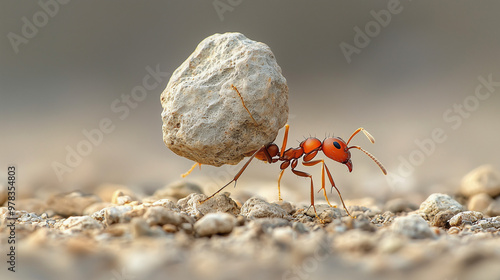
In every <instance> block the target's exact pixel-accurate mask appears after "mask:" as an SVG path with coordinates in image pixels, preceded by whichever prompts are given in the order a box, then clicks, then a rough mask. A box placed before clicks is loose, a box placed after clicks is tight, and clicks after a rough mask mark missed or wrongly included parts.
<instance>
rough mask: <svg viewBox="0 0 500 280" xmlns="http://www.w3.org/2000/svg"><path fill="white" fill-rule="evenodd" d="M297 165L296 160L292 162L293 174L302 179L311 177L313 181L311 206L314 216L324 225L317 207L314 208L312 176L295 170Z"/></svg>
mask: <svg viewBox="0 0 500 280" xmlns="http://www.w3.org/2000/svg"><path fill="white" fill-rule="evenodd" d="M296 165H297V160H296V159H295V160H293V161H292V172H293V174H295V175H297V176H300V177H309V179H311V206H312V208H313V209H314V215H315V216H316V218H317V219H318V220H319V221H320V222H321V223H324V221H323V220H322V219H321V218H320V217H319V216H318V212H316V207H315V206H314V185H313V179H312V175H311V174H309V173H306V172H304V171H299V170H295V169H294V168H295V166H296Z"/></svg>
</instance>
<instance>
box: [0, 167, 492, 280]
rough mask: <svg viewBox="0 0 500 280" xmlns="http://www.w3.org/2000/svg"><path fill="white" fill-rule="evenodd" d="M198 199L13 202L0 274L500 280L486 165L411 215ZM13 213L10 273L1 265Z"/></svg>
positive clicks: (109, 193) (100, 194)
mask: <svg viewBox="0 0 500 280" xmlns="http://www.w3.org/2000/svg"><path fill="white" fill-rule="evenodd" d="M204 198H206V195H205V194H203V192H202V190H201V188H200V187H198V186H197V185H194V184H191V183H186V182H184V183H176V184H172V185H169V186H167V187H165V188H163V189H160V190H158V191H157V192H156V193H155V194H154V195H152V196H149V197H140V196H139V195H137V194H135V193H133V192H132V191H130V190H128V189H127V188H126V187H124V186H108V187H103V188H102V189H100V190H98V191H96V194H83V193H80V192H72V193H66V194H58V195H55V196H52V197H51V198H49V199H48V200H46V201H42V200H40V199H37V198H33V199H28V200H24V201H19V203H18V204H17V207H16V211H15V213H10V212H9V209H8V208H7V207H1V208H0V224H1V227H0V240H1V246H0V251H1V252H2V255H3V257H2V259H3V260H4V261H2V264H1V265H0V268H1V272H0V276H2V277H1V278H2V279H117V280H118V279H290V280H292V279H293V280H298V279H401V278H403V277H404V278H405V279H443V280H446V279H450V280H452V279H453V280H454V279H457V280H458V279H460V280H462V279H500V176H499V175H498V173H497V172H496V171H495V170H493V169H492V168H491V167H488V166H483V167H479V168H477V169H475V170H473V171H471V173H470V174H468V175H466V176H465V177H464V179H463V181H462V186H460V187H459V188H458V187H457V193H456V194H440V193H434V194H431V195H430V196H428V198H427V199H426V200H425V201H423V202H422V203H421V204H420V205H415V204H412V203H410V202H409V201H408V200H406V199H404V198H398V199H394V200H390V201H387V202H376V201H374V200H373V199H364V200H359V201H364V202H363V203H362V204H363V205H354V206H348V209H349V211H350V212H351V214H352V215H353V216H355V218H351V217H349V216H348V215H347V213H346V211H345V210H343V209H339V208H331V207H328V205H325V204H317V205H316V209H317V212H318V215H319V217H320V219H321V220H319V219H318V218H316V217H315V215H314V211H313V209H312V208H309V205H298V204H295V203H293V202H289V201H281V202H268V201H265V200H263V199H261V198H259V197H251V198H249V199H245V200H244V201H241V200H242V199H238V198H234V199H233V198H232V197H231V196H230V194H229V193H223V194H220V195H217V196H216V197H214V198H213V199H211V200H208V201H207V202H205V203H203V204H200V203H199V201H200V200H202V199H204ZM0 199H2V200H3V201H5V195H2V196H0ZM348 204H349V203H348ZM360 204H361V203H360ZM4 206H6V204H4ZM20 207H21V208H20ZM12 214H14V215H15V216H16V217H17V219H15V238H16V249H15V254H16V264H15V269H16V272H14V273H13V272H10V271H8V270H7V267H8V266H9V264H7V266H6V261H5V260H6V259H7V261H8V258H7V257H6V254H7V253H9V246H10V245H9V244H8V240H9V239H8V238H9V237H10V236H11V231H10V230H9V224H10V222H11V220H10V219H8V218H9V217H12Z"/></svg>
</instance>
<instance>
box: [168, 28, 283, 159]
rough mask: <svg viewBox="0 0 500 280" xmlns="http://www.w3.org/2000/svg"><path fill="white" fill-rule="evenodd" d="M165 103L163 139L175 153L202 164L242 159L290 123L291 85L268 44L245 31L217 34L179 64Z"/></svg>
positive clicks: (203, 42)
mask: <svg viewBox="0 0 500 280" xmlns="http://www.w3.org/2000/svg"><path fill="white" fill-rule="evenodd" d="M232 85H234V86H235V87H236V88H237V89H238V90H239V92H240V93H241V98H243V100H244V103H245V105H246V107H247V108H248V110H249V111H250V113H251V116H252V117H253V119H252V117H251V116H250V114H249V113H248V112H247V111H246V109H245V107H244V106H243V103H242V100H241V98H240V97H239V96H238V94H237V92H236V91H235V90H234V89H233V88H232ZM161 104H162V107H163V113H162V119H163V141H164V142H165V144H166V145H167V147H168V148H170V149H171V150H172V151H173V152H174V153H176V154H178V155H180V156H183V157H186V158H188V159H191V160H193V161H196V162H199V163H202V164H209V165H214V166H221V165H223V164H237V163H238V162H240V161H241V160H242V159H243V158H244V157H245V156H248V154H249V153H251V152H252V151H254V150H257V149H259V148H260V147H261V146H262V145H264V144H267V143H269V142H272V141H274V139H275V138H276V136H277V134H278V130H279V129H280V128H281V127H283V126H284V125H285V123H286V121H287V119H288V86H287V84H286V79H285V78H284V77H283V75H282V74H281V68H280V67H279V65H278V64H277V62H276V59H275V57H274V55H273V53H272V52H271V49H270V48H269V47H268V46H267V45H265V44H263V43H260V42H255V41H252V40H250V39H248V38H246V37H245V36H244V35H243V34H240V33H225V34H215V35H212V36H210V37H208V38H206V39H205V40H203V41H202V42H201V43H200V44H199V45H198V47H197V48H196V50H195V51H194V52H193V53H192V54H191V55H190V56H189V57H188V58H187V59H186V61H184V63H182V65H181V66H179V68H177V70H175V72H174V73H173V74H172V77H171V78H170V81H169V82H168V85H167V87H166V89H165V91H164V92H163V93H162V94H161ZM254 120H255V121H254Z"/></svg>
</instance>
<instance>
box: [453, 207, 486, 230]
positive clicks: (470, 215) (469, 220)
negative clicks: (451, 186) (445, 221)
mask: <svg viewBox="0 0 500 280" xmlns="http://www.w3.org/2000/svg"><path fill="white" fill-rule="evenodd" d="M482 218H483V213H481V212H477V211H464V212H460V213H458V214H456V215H455V216H453V217H452V218H451V219H450V221H449V223H450V226H456V227H458V226H462V225H464V224H473V223H475V222H477V221H478V220H481V219H482Z"/></svg>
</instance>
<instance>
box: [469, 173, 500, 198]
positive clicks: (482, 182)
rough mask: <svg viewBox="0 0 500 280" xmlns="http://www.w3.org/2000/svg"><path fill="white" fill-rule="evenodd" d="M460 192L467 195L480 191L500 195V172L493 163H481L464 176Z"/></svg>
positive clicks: (493, 195)
mask: <svg viewBox="0 0 500 280" xmlns="http://www.w3.org/2000/svg"><path fill="white" fill-rule="evenodd" d="M460 192H461V193H462V194H463V195H465V196H466V197H470V196H473V195H475V194H478V193H486V194H488V195H489V196H491V197H495V196H497V195H500V174H499V173H498V172H497V171H496V170H495V169H494V168H493V166H491V165H481V166H479V167H478V168H476V169H474V170H472V171H471V172H469V173H468V174H467V175H465V176H464V178H463V179H462V184H461V186H460Z"/></svg>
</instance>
